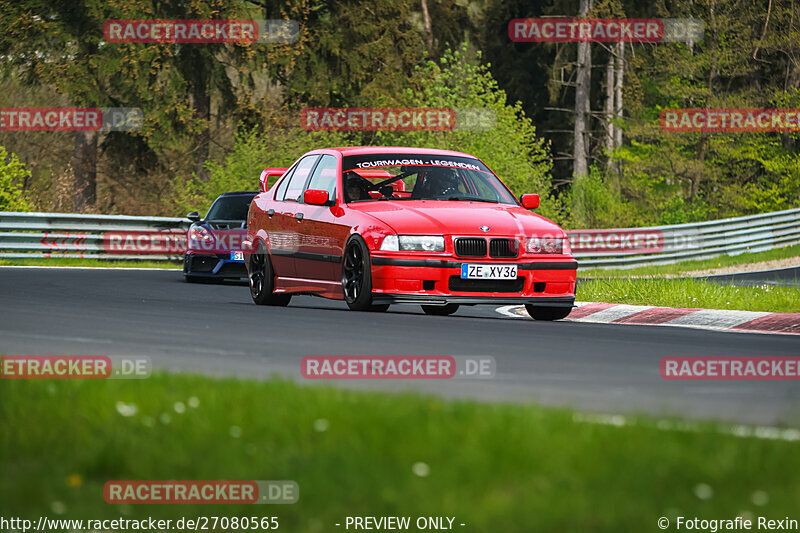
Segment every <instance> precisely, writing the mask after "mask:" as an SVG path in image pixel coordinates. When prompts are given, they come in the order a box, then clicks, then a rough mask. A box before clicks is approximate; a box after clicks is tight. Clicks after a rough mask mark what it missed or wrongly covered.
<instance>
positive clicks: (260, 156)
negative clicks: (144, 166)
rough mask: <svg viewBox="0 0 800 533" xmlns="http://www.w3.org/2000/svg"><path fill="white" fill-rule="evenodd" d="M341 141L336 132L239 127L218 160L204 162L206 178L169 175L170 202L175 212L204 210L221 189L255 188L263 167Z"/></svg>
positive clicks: (279, 164) (285, 162) (290, 160)
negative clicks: (275, 132)
mask: <svg viewBox="0 0 800 533" xmlns="http://www.w3.org/2000/svg"><path fill="white" fill-rule="evenodd" d="M343 144H347V141H346V139H345V136H344V135H343V134H341V133H337V132H307V131H304V130H301V129H300V128H290V129H286V130H284V131H283V132H282V133H281V134H280V135H269V134H265V133H264V132H262V131H261V130H259V129H255V128H254V129H247V130H242V131H240V132H239V133H237V134H236V142H235V145H234V148H233V150H232V151H231V152H230V153H229V154H228V155H227V156H226V157H225V159H224V161H223V162H222V163H218V162H216V161H208V162H207V163H206V169H207V170H208V171H209V178H208V180H202V179H199V178H198V177H197V176H195V175H193V176H192V177H190V178H189V179H183V178H181V177H180V176H177V177H175V178H173V180H172V182H171V183H170V202H171V203H172V204H173V205H174V207H175V208H176V209H177V210H178V211H179V212H183V211H187V212H188V211H201V212H204V211H205V210H207V209H208V208H209V207H211V203H212V202H213V201H214V200H215V199H216V198H217V196H219V195H220V194H222V193H224V192H231V191H257V190H259V186H260V184H259V177H260V175H261V171H262V170H263V169H264V168H266V167H288V166H289V165H291V164H292V163H293V162H294V161H295V160H296V159H297V158H298V157H299V156H301V155H302V154H303V153H305V152H308V151H309V150H314V149H316V148H321V147H332V146H340V145H343ZM270 185H271V183H270Z"/></svg>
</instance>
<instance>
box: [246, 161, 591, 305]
mask: <svg viewBox="0 0 800 533" xmlns="http://www.w3.org/2000/svg"><path fill="white" fill-rule="evenodd" d="M538 205H539V196H538V195H536V194H524V195H522V197H521V198H520V199H519V200H517V198H515V197H514V195H513V194H512V193H511V191H509V189H508V188H507V187H506V186H505V185H504V184H503V182H501V181H500V179H499V178H498V177H497V176H495V174H494V173H493V172H492V171H491V170H490V169H489V168H488V167H487V166H486V165H485V164H484V163H483V162H482V161H481V160H479V159H478V158H476V157H474V156H471V155H468V154H464V153H460V152H452V151H448V150H432V149H423V148H399V147H359V148H330V149H322V150H314V151H311V152H308V153H307V154H305V155H303V156H302V157H301V158H300V159H298V160H297V161H296V162H295V163H294V164H293V165H292V166H291V167H290V168H289V169H288V170H287V171H286V172H285V173H284V174H283V176H282V177H281V178H280V180H279V181H278V182H277V183H276V184H275V185H274V186H273V187H271V188H270V189H268V190H267V187H266V180H264V179H262V192H261V193H260V194H258V196H256V197H255V198H254V199H253V202H252V203H251V204H250V211H249V213H248V224H247V239H246V242H245V243H244V246H243V248H244V250H245V264H246V266H247V271H248V275H249V278H250V293H251V295H252V297H253V301H254V302H255V303H257V304H260V305H287V304H288V303H289V300H290V299H291V297H292V295H293V294H313V295H317V296H324V297H326V298H333V299H337V300H344V301H345V302H347V305H348V306H349V307H350V309H354V310H373V311H384V310H386V309H387V308H388V307H389V305H390V304H393V303H414V304H419V305H421V306H422V309H423V310H424V311H425V313H427V314H433V315H449V314H451V313H454V312H455V311H456V310H457V309H458V307H459V306H460V305H475V304H493V305H497V304H501V305H511V304H517V305H519V304H524V305H525V307H526V308H527V310H528V313H529V314H530V315H531V316H532V317H533V318H535V319H537V320H555V319H560V318H564V317H566V316H567V315H568V314H569V313H570V311H571V309H572V307H573V304H574V302H575V277H576V272H577V262H576V261H575V259H574V258H573V257H572V255H571V253H570V247H569V241H568V240H567V236H566V234H565V233H564V231H563V230H562V229H561V228H559V227H558V226H557V225H556V224H554V223H552V222H550V221H549V220H547V219H545V218H543V217H541V216H539V215H536V214H534V213H531V212H530V211H529V209H533V208H536V207H537V206H538Z"/></svg>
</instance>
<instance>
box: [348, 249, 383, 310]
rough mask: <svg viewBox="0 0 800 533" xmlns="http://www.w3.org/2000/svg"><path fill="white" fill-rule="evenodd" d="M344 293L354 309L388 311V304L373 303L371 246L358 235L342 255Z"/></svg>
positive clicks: (349, 305)
mask: <svg viewBox="0 0 800 533" xmlns="http://www.w3.org/2000/svg"><path fill="white" fill-rule="evenodd" d="M342 294H343V295H344V301H345V303H346V304H347V307H349V308H350V309H351V310H353V311H386V309H388V308H389V306H388V305H387V304H379V305H373V304H372V263H371V262H370V259H369V248H367V244H366V243H365V242H364V239H362V238H361V237H359V236H358V235H356V236H354V237H352V238H351V239H350V240H349V241H348V242H347V246H345V249H344V257H342Z"/></svg>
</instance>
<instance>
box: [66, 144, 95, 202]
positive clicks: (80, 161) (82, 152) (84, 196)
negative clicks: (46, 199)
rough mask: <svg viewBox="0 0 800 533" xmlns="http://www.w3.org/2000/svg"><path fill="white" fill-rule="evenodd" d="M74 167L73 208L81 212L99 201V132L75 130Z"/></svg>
mask: <svg viewBox="0 0 800 533" xmlns="http://www.w3.org/2000/svg"><path fill="white" fill-rule="evenodd" d="M72 169H73V171H74V172H75V191H74V193H73V195H72V208H73V210H74V211H75V212H76V213H81V212H83V211H85V210H86V209H87V208H89V207H94V205H95V203H96V202H97V132H94V131H78V132H75V149H74V151H73V152H72Z"/></svg>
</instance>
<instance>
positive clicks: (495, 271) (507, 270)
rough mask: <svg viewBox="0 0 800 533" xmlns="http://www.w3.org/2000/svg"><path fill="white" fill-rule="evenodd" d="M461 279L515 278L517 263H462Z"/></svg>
mask: <svg viewBox="0 0 800 533" xmlns="http://www.w3.org/2000/svg"><path fill="white" fill-rule="evenodd" d="M461 279H517V265H475V264H469V263H462V264H461Z"/></svg>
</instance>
